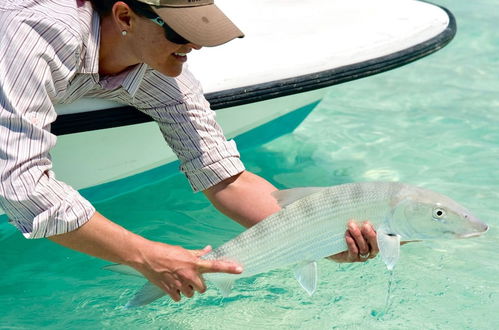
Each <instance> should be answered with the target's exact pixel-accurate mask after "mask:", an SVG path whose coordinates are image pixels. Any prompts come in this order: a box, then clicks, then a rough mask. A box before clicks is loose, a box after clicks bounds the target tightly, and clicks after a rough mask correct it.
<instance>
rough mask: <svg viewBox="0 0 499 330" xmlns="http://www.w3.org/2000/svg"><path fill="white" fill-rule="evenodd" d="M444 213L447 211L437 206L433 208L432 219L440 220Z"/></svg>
mask: <svg viewBox="0 0 499 330" xmlns="http://www.w3.org/2000/svg"><path fill="white" fill-rule="evenodd" d="M446 215H447V212H445V210H444V209H443V208H440V207H437V208H434V209H433V219H435V220H437V221H441V220H442V219H443V218H445V216H446Z"/></svg>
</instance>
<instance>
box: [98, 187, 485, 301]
mask: <svg viewBox="0 0 499 330" xmlns="http://www.w3.org/2000/svg"><path fill="white" fill-rule="evenodd" d="M275 197H276V198H277V200H278V201H279V202H280V204H281V205H282V206H283V208H282V209H281V210H280V211H279V212H277V213H275V214H273V215H271V216H269V217H267V218H266V219H265V220H263V221H261V222H260V223H258V224H256V225H254V226H253V227H251V228H249V229H247V230H246V231H245V232H243V233H241V234H240V235H239V236H237V237H236V238H234V239H232V240H230V241H229V242H227V243H225V244H223V245H222V246H220V247H219V248H217V249H215V250H213V251H212V252H210V253H209V254H207V255H205V256H203V257H202V258H203V259H206V260H215V259H222V260H233V261H236V262H238V263H240V264H241V265H242V266H243V268H244V271H243V273H241V274H238V275H235V274H225V273H207V274H204V275H203V276H204V277H205V278H206V279H207V280H210V281H212V282H213V283H214V284H215V285H216V286H217V287H218V288H219V289H220V290H221V292H222V294H228V293H229V292H230V289H231V287H232V283H233V281H234V280H235V279H238V278H241V277H248V276H252V275H255V274H258V273H262V272H266V271H269V270H271V269H275V268H282V267H284V266H288V265H291V264H297V266H296V267H295V276H296V279H297V280H298V282H299V283H300V284H301V286H302V287H303V288H304V289H305V290H306V291H307V293H308V294H310V295H311V294H313V293H314V292H315V290H316V286H317V264H316V263H315V261H316V260H319V259H321V258H324V257H327V256H329V255H333V254H336V253H339V252H342V251H345V250H347V245H346V243H345V229H346V223H347V221H348V220H350V219H354V220H358V221H362V220H369V221H371V222H372V223H373V225H374V226H375V228H376V231H377V235H376V239H377V243H378V247H379V253H380V255H381V259H382V260H383V262H384V263H385V264H386V266H387V268H388V269H393V267H394V266H395V264H396V263H397V261H398V258H399V255H400V253H399V252H400V240H401V239H405V240H427V239H444V238H467V237H473V236H478V235H481V234H482V233H485V232H486V231H487V230H488V226H487V225H486V224H485V223H483V222H481V221H480V220H479V219H478V218H476V217H475V216H473V215H472V214H471V213H470V212H469V211H468V210H466V209H465V208H463V207H462V206H461V205H459V204H458V203H457V202H455V201H453V200H452V199H450V198H448V197H447V196H444V195H441V194H438V193H436V192H433V191H431V190H427V189H423V188H419V187H415V186H409V185H406V184H402V183H396V182H369V183H351V184H344V185H339V186H333V187H329V188H298V189H291V190H286V191H281V192H278V193H275ZM106 268H107V269H109V270H113V271H116V272H119V273H122V274H128V275H138V276H140V273H138V272H137V271H136V270H134V269H132V268H130V267H128V266H124V265H110V266H108V267H106ZM164 295H165V293H164V292H163V291H162V290H161V289H160V288H158V287H156V286H155V285H154V284H152V283H151V282H147V283H146V284H145V285H144V286H143V287H142V289H141V290H139V291H138V292H137V293H136V294H135V295H134V297H133V298H132V299H131V300H130V301H129V302H128V303H127V307H136V306H142V305H145V304H148V303H150V302H152V301H154V300H156V299H158V298H159V297H161V296H164Z"/></svg>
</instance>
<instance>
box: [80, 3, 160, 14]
mask: <svg viewBox="0 0 499 330" xmlns="http://www.w3.org/2000/svg"><path fill="white" fill-rule="evenodd" d="M88 1H90V2H91V3H92V7H93V8H94V10H95V11H96V12H97V13H98V14H99V16H100V17H105V16H108V15H110V14H111V10H112V9H113V5H114V4H115V3H116V2H118V1H121V2H124V3H126V4H127V5H128V7H130V9H132V10H133V12H134V13H136V14H137V15H139V16H144V12H145V13H150V12H153V10H152V8H151V6H150V5H148V4H146V3H143V2H139V1H135V0H88Z"/></svg>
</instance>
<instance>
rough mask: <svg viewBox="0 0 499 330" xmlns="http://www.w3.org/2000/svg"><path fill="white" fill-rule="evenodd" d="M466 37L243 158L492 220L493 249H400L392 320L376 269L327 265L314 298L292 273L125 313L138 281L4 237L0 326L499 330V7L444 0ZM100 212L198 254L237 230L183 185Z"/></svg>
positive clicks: (254, 166) (280, 172)
mask: <svg viewBox="0 0 499 330" xmlns="http://www.w3.org/2000/svg"><path fill="white" fill-rule="evenodd" d="M438 3H439V4H441V5H443V6H445V7H447V8H449V9H450V10H451V11H452V12H453V13H454V14H455V16H456V18H457V22H458V34H457V36H456V38H455V39H454V40H453V41H452V42H451V44H450V45H448V46H447V47H446V48H444V49H443V50H441V51H439V52H438V53H436V54H434V55H431V56H430V57H428V58H425V59H423V60H420V61H418V62H416V63H413V64H410V65H408V66H406V67H403V68H399V69H397V70H394V71H392V72H388V73H384V74H381V75H378V76H375V77H371V78H367V79H363V80H360V81H355V82H351V83H348V84H344V85H340V86H336V87H335V88H333V89H332V91H331V92H330V93H329V94H328V96H327V97H326V98H325V99H324V100H323V102H322V103H320V104H319V106H318V107H317V108H316V109H315V110H314V111H313V112H312V113H311V114H310V115H309V117H308V118H307V119H306V120H305V121H304V122H303V123H302V125H300V127H298V129H297V130H296V131H295V132H294V133H292V134H287V135H285V136H283V137H281V138H278V139H276V140H273V141H271V142H269V143H266V144H264V145H261V146H258V147H256V148H252V149H250V150H245V151H244V152H242V159H243V161H244V162H245V164H246V166H247V167H248V169H249V170H251V171H254V172H256V173H258V174H259V175H262V176H263V177H265V178H267V179H269V180H270V181H271V182H273V183H274V184H275V185H276V186H277V187H279V188H285V187H295V186H317V185H334V184H339V183H344V182H352V181H367V180H400V181H404V182H407V183H412V184H416V185H421V186H424V187H427V188H430V189H433V190H436V191H439V192H441V193H444V194H447V195H449V196H450V197H452V198H454V199H456V200H458V201H459V202H461V203H462V204H463V205H465V206H466V207H468V208H469V209H471V210H473V212H474V213H475V215H477V216H478V217H479V218H481V219H482V220H483V221H485V222H487V223H488V224H489V225H490V227H491V229H490V230H489V232H488V233H487V234H486V235H485V236H483V237H480V238H474V239H469V240H459V241H458V240H456V241H445V242H432V243H417V244H416V243H414V244H409V245H406V246H404V247H403V248H402V252H401V254H402V255H401V260H400V262H399V264H398V266H397V268H396V271H395V275H394V280H393V281H394V282H393V284H392V285H393V287H392V296H391V298H390V302H389V309H388V310H387V311H385V300H386V292H387V288H388V279H389V273H388V271H386V268H385V267H384V266H383V264H382V262H381V261H380V260H379V258H378V259H375V260H372V261H369V262H367V263H365V264H351V265H337V264H334V263H331V262H328V261H320V262H319V269H320V274H319V276H320V283H319V287H318V290H317V292H316V294H315V295H314V296H313V297H312V298H309V297H308V296H307V295H306V294H305V293H304V291H303V290H302V289H301V288H300V287H299V285H298V284H297V283H296V281H295V280H294V279H293V276H292V272H291V271H290V270H286V269H285V270H277V271H273V272H270V273H267V274H264V275H261V276H256V277H252V278H249V279H244V280H241V281H240V282H238V283H237V285H236V287H235V289H234V292H233V294H232V295H231V296H230V297H228V298H225V299H222V298H221V296H220V295H219V294H218V292H217V291H216V290H215V289H213V288H210V289H209V290H208V292H207V293H206V294H204V295H201V296H197V297H195V298H193V299H190V300H185V301H183V302H181V303H172V302H170V301H169V300H168V299H162V300H159V301H157V302H155V303H153V304H151V305H148V306H146V307H144V308H139V309H133V310H125V309H124V308H123V307H122V306H123V305H124V304H125V303H126V301H127V299H128V298H130V297H131V295H132V294H133V292H134V291H135V290H136V289H137V288H139V287H140V286H141V285H142V281H141V280H140V279H135V278H129V277H124V276H120V275H116V274H112V273H109V272H106V271H103V270H101V269H100V268H101V267H102V266H103V265H105V264H106V262H103V261H101V260H97V259H93V258H90V257H87V256H84V255H81V254H78V253H75V252H72V251H69V250H66V249H62V248H60V247H57V246H55V245H54V244H52V243H50V242H48V241H45V240H36V241H28V240H24V239H23V238H22V237H21V236H20V235H19V234H18V233H16V232H15V231H14V230H13V229H12V228H10V227H9V226H8V225H7V224H4V223H3V224H1V225H0V249H1V250H2V251H3V254H2V258H1V259H0V270H1V272H2V277H1V279H2V281H1V282H0V311H1V312H0V329H2V328H6V329H16V328H17V329H24V328H41V327H47V328H51V329H62V328H77V329H87V328H88V329H98V328H123V327H129V328H131V329H157V328H162V329H220V328H223V329H248V328H253V329H294V328H302V329H365V328H374V329H494V328H497V326H498V324H499V313H497V311H498V309H499V280H498V277H497V274H498V273H499V263H498V257H497V251H499V243H498V242H499V233H498V230H497V227H498V225H499V219H498V216H499V203H498V202H497V201H498V200H499V189H498V188H497V187H499V166H498V165H499V164H498V162H499V130H498V128H497V127H499V116H498V114H499V95H498V89H499V78H498V77H499V75H498V74H499V72H498V71H499V70H498V68H499V33H498V32H497V31H498V30H497V22H498V21H499V11H497V6H496V4H494V3H493V1H492V0H487V1H485V0H484V1H464V0H459V1H450V0H449V1H438ZM96 207H97V209H98V210H99V211H100V212H101V213H103V214H104V215H106V216H108V217H109V218H111V219H113V220H115V221H117V222H118V223H120V224H121V225H123V226H125V227H127V228H129V229H130V230H132V231H134V232H136V233H139V234H141V235H144V236H146V237H148V238H151V239H156V240H161V241H164V242H168V243H171V244H179V245H183V246H185V247H187V248H199V247H202V246H204V245H205V244H207V243H209V244H212V245H214V246H218V245H220V244H221V243H223V242H224V241H226V240H228V239H230V238H231V237H233V236H235V235H236V234H237V233H239V232H240V231H241V230H242V229H241V227H239V226H238V225H237V224H235V223H233V222H232V221H230V220H228V219H227V218H225V217H223V216H221V215H220V214H219V213H218V212H217V211H215V210H214V209H213V207H211V206H210V204H209V203H208V202H207V201H206V200H205V199H204V197H203V196H202V195H200V194H196V195H193V194H192V193H191V191H190V189H189V187H188V185H187V183H186V181H185V179H184V178H183V177H182V176H181V175H174V176H171V177H169V178H167V179H165V180H163V181H161V182H156V183H154V184H152V185H148V186H145V187H142V188H140V189H138V190H137V191H134V192H132V193H128V194H123V195H120V196H118V197H116V198H114V199H111V200H107V201H105V202H101V203H98V204H96Z"/></svg>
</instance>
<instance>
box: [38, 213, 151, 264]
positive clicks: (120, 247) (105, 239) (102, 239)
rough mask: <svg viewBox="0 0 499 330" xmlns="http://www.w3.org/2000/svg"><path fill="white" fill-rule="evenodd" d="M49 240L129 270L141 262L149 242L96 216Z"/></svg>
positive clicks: (102, 217) (98, 215)
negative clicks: (127, 267)
mask: <svg viewBox="0 0 499 330" xmlns="http://www.w3.org/2000/svg"><path fill="white" fill-rule="evenodd" d="M48 239H49V240H51V241H53V242H55V243H58V244H60V245H63V246H65V247H67V248H70V249H73V250H76V251H79V252H83V253H85V254H89V255H92V256H94V257H98V258H101V259H105V260H108V261H111V262H116V263H121V264H127V265H130V266H134V265H136V264H137V263H139V262H140V260H141V249H142V248H144V247H146V246H147V245H148V243H149V242H150V241H148V240H146V239H145V238H143V237H141V236H139V235H136V234H134V233H132V232H130V231H128V230H126V229H125V228H123V227H121V226H119V225H118V224H115V223H113V222H111V221H109V220H108V219H106V218H105V217H104V216H102V215H101V214H99V213H98V212H95V214H94V215H93V216H92V218H91V219H90V220H89V221H88V222H87V223H85V224H84V225H83V226H81V227H80V228H78V229H76V230H74V231H71V232H68V233H65V234H61V235H55V236H51V237H49V238H48Z"/></svg>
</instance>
